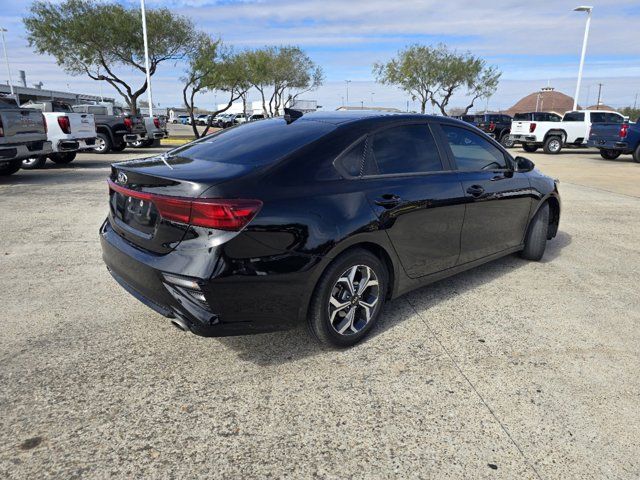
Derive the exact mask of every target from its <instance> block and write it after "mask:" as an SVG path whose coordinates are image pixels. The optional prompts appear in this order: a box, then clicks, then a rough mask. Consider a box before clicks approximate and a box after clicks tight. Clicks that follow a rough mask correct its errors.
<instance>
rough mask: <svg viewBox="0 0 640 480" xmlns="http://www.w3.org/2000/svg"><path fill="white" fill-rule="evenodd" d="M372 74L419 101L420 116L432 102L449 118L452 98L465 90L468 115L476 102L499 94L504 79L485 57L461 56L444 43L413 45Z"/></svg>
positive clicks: (465, 109) (465, 110) (465, 111)
mask: <svg viewBox="0 0 640 480" xmlns="http://www.w3.org/2000/svg"><path fill="white" fill-rule="evenodd" d="M373 74H374V76H375V77H376V79H377V81H379V82H381V83H383V84H386V85H397V86H398V87H400V88H401V89H402V90H404V91H405V92H407V93H409V94H410V95H411V98H412V99H413V100H419V101H420V111H421V113H425V110H426V104H427V102H428V101H430V102H431V103H432V104H433V105H435V106H437V107H438V109H439V110H440V112H441V113H442V114H443V115H448V112H447V110H448V107H449V102H450V100H451V98H452V97H453V95H454V94H455V93H457V92H460V91H461V90H462V89H463V90H464V92H465V94H466V96H467V97H469V98H470V99H471V101H470V102H469V104H468V105H467V106H466V107H465V108H464V109H463V111H462V113H463V114H466V113H468V112H469V110H470V109H471V108H473V105H474V103H475V102H476V100H478V99H480V98H486V97H489V96H491V95H492V94H493V93H494V92H495V91H496V88H497V87H498V82H499V80H500V76H501V73H500V72H499V71H498V69H497V68H496V67H493V66H487V65H486V62H485V60H483V59H482V58H479V57H476V56H474V55H472V54H471V53H469V52H466V53H458V52H456V51H455V50H450V49H449V48H448V47H447V46H446V45H442V44H440V45H437V46H435V47H434V46H425V45H411V46H409V47H407V48H406V49H405V50H402V51H400V52H398V55H397V58H393V59H391V60H390V61H389V62H387V63H376V64H374V66H373Z"/></svg>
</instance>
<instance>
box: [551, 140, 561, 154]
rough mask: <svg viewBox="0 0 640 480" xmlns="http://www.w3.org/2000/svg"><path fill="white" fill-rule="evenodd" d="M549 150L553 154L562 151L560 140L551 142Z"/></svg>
mask: <svg viewBox="0 0 640 480" xmlns="http://www.w3.org/2000/svg"><path fill="white" fill-rule="evenodd" d="M549 150H550V151H552V152H557V151H558V150H560V140H555V139H554V140H551V141H550V142H549Z"/></svg>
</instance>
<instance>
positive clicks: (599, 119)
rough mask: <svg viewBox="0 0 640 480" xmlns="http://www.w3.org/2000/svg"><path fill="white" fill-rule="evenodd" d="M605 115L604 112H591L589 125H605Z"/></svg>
mask: <svg viewBox="0 0 640 480" xmlns="http://www.w3.org/2000/svg"><path fill="white" fill-rule="evenodd" d="M606 115H607V114H606V113H604V112H591V123H605V122H606V121H607V120H606Z"/></svg>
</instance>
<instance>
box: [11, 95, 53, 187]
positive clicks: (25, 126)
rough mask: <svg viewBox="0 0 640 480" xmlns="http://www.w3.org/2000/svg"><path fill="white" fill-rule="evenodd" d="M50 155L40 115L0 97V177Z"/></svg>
mask: <svg viewBox="0 0 640 480" xmlns="http://www.w3.org/2000/svg"><path fill="white" fill-rule="evenodd" d="M51 152H52V149H51V142H49V141H48V140H47V123H46V121H45V119H44V115H43V114H42V112H40V111H38V110H35V109H33V108H20V107H19V106H18V104H17V103H16V101H15V100H14V99H13V98H11V97H0V175H11V174H13V173H16V172H17V171H18V170H20V167H21V166H22V160H23V159H25V158H29V157H31V156H43V155H44V156H46V155H49V154H50V153H51Z"/></svg>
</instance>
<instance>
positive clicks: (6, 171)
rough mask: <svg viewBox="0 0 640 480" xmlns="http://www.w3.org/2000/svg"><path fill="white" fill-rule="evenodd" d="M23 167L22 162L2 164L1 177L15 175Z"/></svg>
mask: <svg viewBox="0 0 640 480" xmlns="http://www.w3.org/2000/svg"><path fill="white" fill-rule="evenodd" d="M21 167H22V160H10V161H4V162H0V177H6V176H8V175H13V174H14V173H16V172H17V171H18V170H20V168H21Z"/></svg>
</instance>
